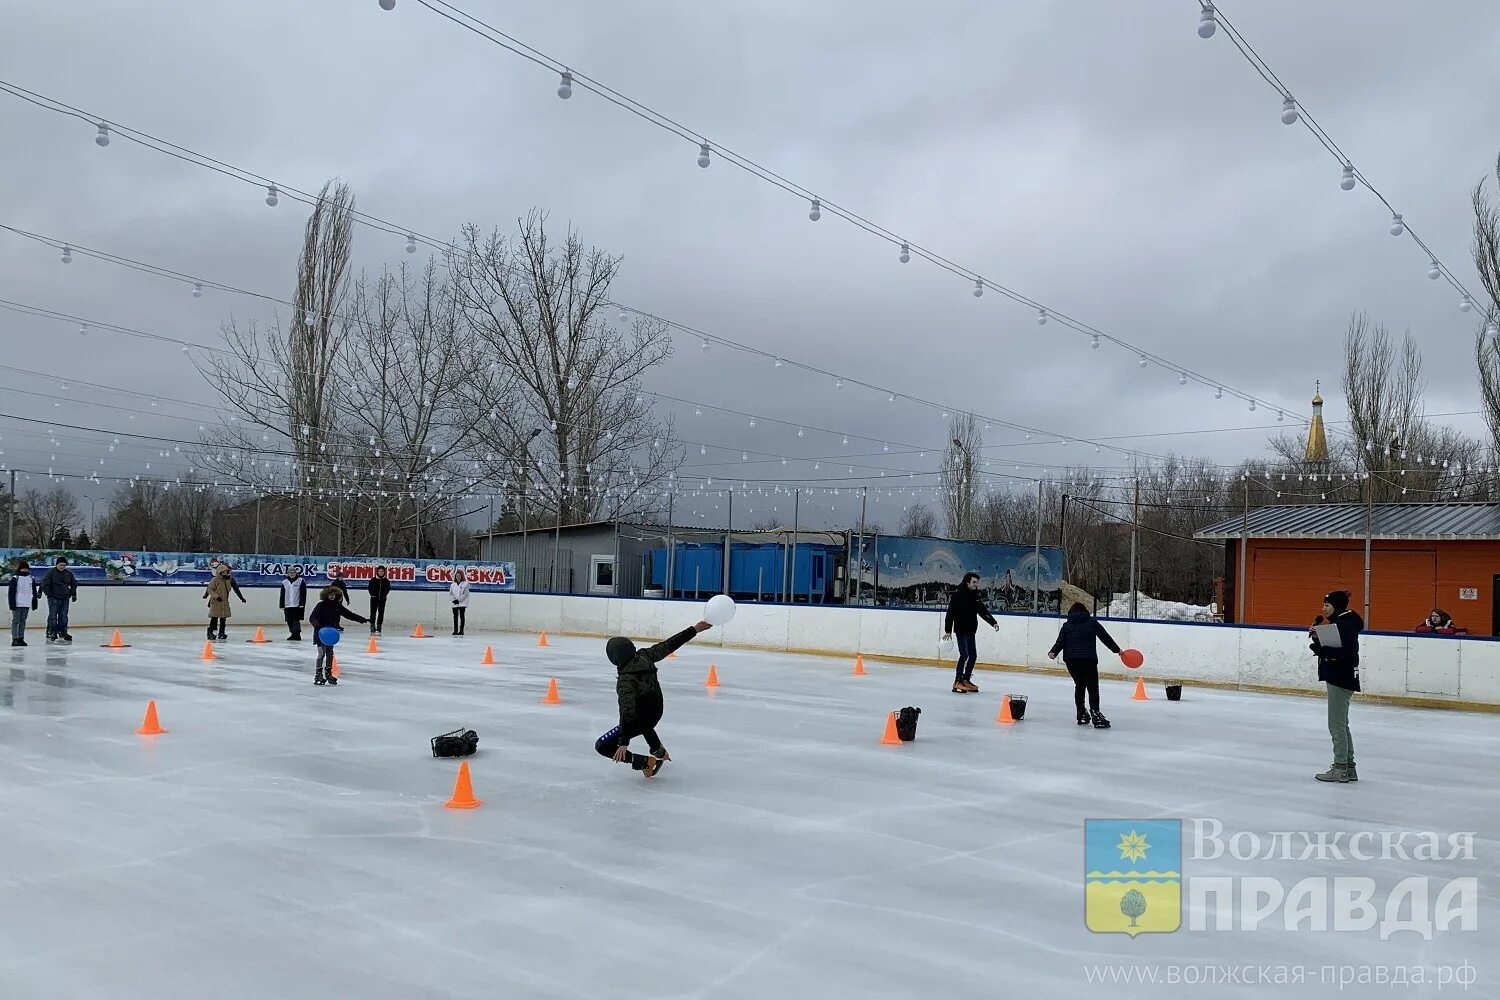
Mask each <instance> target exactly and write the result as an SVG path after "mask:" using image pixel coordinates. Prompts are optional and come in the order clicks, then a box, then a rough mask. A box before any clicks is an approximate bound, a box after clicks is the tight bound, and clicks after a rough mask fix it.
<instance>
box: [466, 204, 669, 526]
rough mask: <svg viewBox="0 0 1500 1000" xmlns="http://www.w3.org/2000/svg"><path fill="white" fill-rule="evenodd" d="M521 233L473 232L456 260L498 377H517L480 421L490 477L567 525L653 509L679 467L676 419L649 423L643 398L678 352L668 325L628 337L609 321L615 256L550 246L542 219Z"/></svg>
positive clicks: (579, 245) (641, 322)
mask: <svg viewBox="0 0 1500 1000" xmlns="http://www.w3.org/2000/svg"><path fill="white" fill-rule="evenodd" d="M518 229H519V232H518V234H517V236H516V238H515V239H505V238H502V237H501V235H500V234H499V232H498V231H495V232H492V233H490V234H489V235H488V236H482V235H481V234H480V232H479V230H478V229H477V228H476V227H474V226H469V227H467V228H466V229H465V230H464V234H463V247H462V251H461V252H459V253H455V254H454V256H453V274H454V284H455V286H456V287H457V289H458V295H459V298H460V300H461V302H462V304H463V308H464V311H465V314H466V315H467V317H468V318H469V321H470V322H471V323H472V324H473V326H474V328H475V331H476V333H477V334H478V336H479V337H480V338H481V340H482V341H483V343H484V344H485V345H486V346H487V351H488V354H489V356H490V359H491V361H492V369H491V370H492V371H495V372H498V373H503V374H505V375H507V376H509V377H511V378H513V379H514V392H513V394H512V396H511V398H510V399H509V405H505V406H498V407H494V408H492V409H490V410H488V411H485V412H484V413H481V414H478V417H479V421H478V432H477V433H478V440H479V441H480V442H482V444H483V446H484V447H485V448H486V450H487V454H488V456H489V457H488V462H487V465H488V468H487V469H486V470H485V472H486V479H487V480H488V481H489V482H491V483H495V484H500V485H502V486H503V485H504V484H506V483H513V484H515V485H514V486H512V487H511V488H512V489H514V488H515V487H516V486H519V488H520V491H521V494H522V495H523V496H524V497H527V498H528V500H529V502H528V504H527V507H528V508H529V510H530V511H531V512H532V513H535V512H536V511H537V510H538V508H540V509H542V510H547V511H548V512H549V513H551V514H552V516H553V517H555V518H557V519H558V520H560V521H567V522H576V521H583V520H590V519H595V518H599V517H616V516H624V515H633V514H637V513H642V512H645V511H649V510H653V509H655V508H656V507H657V506H658V498H659V494H660V493H661V491H662V489H663V488H664V487H665V486H666V485H667V484H668V483H669V482H670V480H671V479H672V478H673V475H674V474H675V471H676V469H677V468H678V466H679V465H680V464H681V462H682V450H681V448H680V447H678V446H677V444H676V443H675V441H674V439H673V435H672V427H671V425H670V423H665V424H664V423H661V422H658V421H657V420H656V419H655V418H654V417H653V416H652V409H651V406H650V404H649V403H648V402H647V400H646V397H645V395H644V393H643V392H642V391H641V380H642V378H643V377H644V376H645V375H646V374H647V373H648V372H649V371H651V370H652V369H653V368H655V367H656V366H657V365H659V364H661V363H662V362H663V361H665V360H666V359H667V357H668V356H669V355H670V354H671V350H672V342H671V336H670V334H669V332H668V330H667V327H666V324H665V323H663V322H661V321H659V320H655V319H649V318H646V317H642V316H639V315H636V316H635V318H634V320H633V321H632V322H630V325H629V326H628V327H626V328H624V329H622V328H621V326H620V325H612V324H611V323H610V318H611V317H610V316H609V315H608V313H609V311H610V310H609V308H608V301H609V289H610V285H611V283H612V282H613V281H614V279H615V277H616V275H618V274H619V270H620V259H619V258H618V257H613V256H610V255H609V254H607V253H605V252H604V251H602V250H600V249H598V248H590V247H586V246H585V245H584V243H583V241H582V240H581V239H579V237H578V235H577V234H576V233H574V232H571V231H570V232H569V233H568V234H567V237H566V238H565V239H564V241H563V242H562V243H561V244H560V245H558V244H554V243H553V242H552V241H551V240H550V239H549V237H548V233H547V217H546V216H545V215H544V214H542V213H540V212H533V213H531V214H530V215H529V216H527V217H526V218H525V219H522V220H520V221H519V223H518ZM622 316H623V314H622ZM621 322H622V323H623V322H624V320H623V319H622V321H621ZM537 428H541V429H542V431H543V434H542V438H543V440H544V441H545V445H538V446H537V448H536V450H537V451H547V452H550V454H548V455H545V456H544V455H538V454H535V453H534V452H533V448H532V446H531V444H530V442H531V439H532V435H533V432H534V431H535V430H536V429H537ZM518 472H519V473H521V480H520V482H519V483H516V479H517V473H518Z"/></svg>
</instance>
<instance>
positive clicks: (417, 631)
mask: <svg viewBox="0 0 1500 1000" xmlns="http://www.w3.org/2000/svg"><path fill="white" fill-rule="evenodd" d="M411 637H412V638H413V639H430V638H432V637H431V636H429V635H428V634H427V633H426V632H423V631H422V623H421V622H417V627H416V628H414V629H412V631H411Z"/></svg>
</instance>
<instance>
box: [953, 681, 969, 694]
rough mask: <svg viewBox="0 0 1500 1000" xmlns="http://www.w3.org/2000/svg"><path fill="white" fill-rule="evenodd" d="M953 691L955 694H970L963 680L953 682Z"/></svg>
mask: <svg viewBox="0 0 1500 1000" xmlns="http://www.w3.org/2000/svg"><path fill="white" fill-rule="evenodd" d="M953 693H954V694H968V693H969V689H968V688H966V687H964V682H963V681H954V682H953Z"/></svg>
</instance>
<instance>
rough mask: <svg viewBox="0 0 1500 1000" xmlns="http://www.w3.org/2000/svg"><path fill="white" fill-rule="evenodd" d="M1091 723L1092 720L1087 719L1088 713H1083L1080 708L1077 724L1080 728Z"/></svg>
mask: <svg viewBox="0 0 1500 1000" xmlns="http://www.w3.org/2000/svg"><path fill="white" fill-rule="evenodd" d="M1093 721H1094V720H1093V719H1091V718H1090V717H1089V713H1087V712H1085V711H1084V710H1083V709H1081V708H1080V709H1079V710H1078V724H1079V725H1080V726H1086V725H1088V724H1089V723H1091V722H1093Z"/></svg>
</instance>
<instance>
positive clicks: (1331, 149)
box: [1195, 0, 1500, 337]
mask: <svg viewBox="0 0 1500 1000" xmlns="http://www.w3.org/2000/svg"><path fill="white" fill-rule="evenodd" d="M1195 2H1196V3H1197V4H1198V9H1199V20H1198V37H1199V38H1213V37H1214V35H1215V34H1217V32H1218V29H1219V28H1220V27H1222V28H1223V29H1224V35H1225V37H1226V38H1228V39H1229V41H1230V43H1231V44H1232V45H1233V46H1234V47H1235V49H1236V50H1237V51H1238V52H1239V53H1240V55H1241V56H1243V57H1244V59H1245V62H1247V63H1249V65H1250V67H1251V68H1252V69H1254V70H1255V72H1256V74H1257V75H1258V76H1260V78H1261V79H1262V80H1264V81H1265V82H1266V84H1267V85H1269V86H1270V87H1271V88H1272V89H1273V90H1275V91H1276V93H1277V94H1278V95H1280V97H1281V122H1282V124H1284V125H1297V124H1301V125H1302V126H1303V127H1304V128H1306V129H1307V131H1308V133H1309V134H1310V135H1311V136H1312V137H1313V138H1314V139H1316V140H1317V141H1318V144H1319V145H1321V146H1322V147H1323V148H1324V149H1325V150H1327V151H1328V154H1329V155H1330V156H1332V157H1333V158H1334V161H1335V162H1336V163H1338V164H1339V168H1340V170H1341V174H1340V177H1339V188H1340V189H1342V190H1344V191H1352V190H1354V188H1355V187H1356V186H1360V185H1363V186H1364V188H1365V190H1367V191H1369V192H1370V193H1371V194H1372V195H1374V196H1375V198H1376V199H1377V200H1378V201H1379V202H1380V204H1381V205H1383V206H1384V207H1385V210H1386V211H1387V212H1389V213H1391V223H1390V234H1391V235H1392V236H1395V237H1401V236H1407V237H1409V238H1410V239H1411V241H1412V242H1413V243H1415V244H1416V245H1417V247H1419V248H1420V249H1421V251H1422V252H1423V253H1424V254H1426V255H1427V259H1428V261H1429V262H1430V263H1429V265H1428V268H1427V277H1428V278H1430V279H1432V280H1433V281H1437V280H1439V279H1443V280H1444V281H1446V282H1447V283H1448V284H1449V285H1450V286H1452V288H1453V289H1454V290H1455V291H1457V292H1458V293H1459V295H1460V296H1461V298H1460V299H1459V303H1458V308H1459V311H1460V312H1465V313H1466V312H1469V311H1470V310H1471V309H1473V308H1474V305H1475V303H1476V301H1477V302H1479V303H1481V304H1482V303H1483V302H1484V300H1483V299H1482V298H1479V299H1476V297H1475V296H1474V295H1473V294H1472V293H1471V292H1470V291H1469V290H1468V288H1466V287H1465V286H1464V283H1463V282H1462V281H1461V280H1459V277H1458V275H1457V274H1455V273H1454V271H1453V269H1452V268H1451V267H1449V266H1448V265H1447V264H1445V263H1443V261H1442V259H1441V258H1440V257H1439V256H1438V255H1437V252H1436V251H1435V250H1433V249H1432V247H1431V246H1430V245H1429V244H1428V243H1427V241H1426V240H1424V239H1422V237H1421V236H1419V235H1418V234H1417V231H1416V230H1415V229H1413V228H1412V226H1411V223H1410V222H1409V221H1407V220H1406V218H1405V216H1404V215H1403V214H1402V213H1400V212H1397V211H1396V207H1395V206H1394V205H1393V204H1391V201H1390V199H1389V198H1387V197H1386V196H1385V195H1384V194H1383V193H1382V192H1381V190H1380V189H1379V188H1378V187H1376V186H1375V184H1374V182H1373V181H1371V180H1370V178H1369V176H1368V175H1367V174H1365V172H1364V171H1362V170H1360V169H1359V167H1357V166H1356V165H1355V163H1354V160H1353V159H1352V158H1351V157H1350V156H1349V155H1348V154H1347V153H1345V152H1344V150H1343V148H1342V147H1340V146H1339V144H1338V143H1337V142H1335V141H1334V139H1333V137H1332V136H1331V135H1329V134H1328V131H1327V130H1326V129H1324V128H1323V126H1322V125H1321V124H1319V123H1318V120H1317V119H1316V118H1314V117H1313V114H1312V112H1310V111H1309V110H1308V109H1307V105H1306V104H1304V103H1303V102H1302V101H1300V100H1298V99H1297V98H1296V97H1294V96H1293V95H1292V90H1291V88H1290V87H1288V86H1287V85H1286V83H1284V82H1283V81H1282V79H1281V77H1280V76H1278V75H1277V74H1276V71H1275V70H1273V69H1272V68H1271V66H1270V64H1268V63H1267V62H1266V60H1265V59H1264V57H1262V56H1261V54H1260V53H1259V52H1258V51H1256V49H1255V46H1253V45H1251V44H1250V42H1249V41H1248V40H1247V39H1246V38H1245V36H1244V34H1243V33H1242V32H1241V31H1240V30H1239V29H1238V28H1236V27H1235V25H1234V23H1233V22H1231V21H1230V20H1229V19H1228V18H1227V17H1225V16H1224V12H1223V9H1222V8H1221V7H1220V6H1219V5H1218V4H1216V3H1215V2H1214V0H1195ZM1485 312H1489V313H1490V318H1489V320H1488V322H1487V323H1486V329H1485V332H1486V333H1488V334H1489V335H1490V336H1491V337H1494V336H1496V335H1497V334H1500V327H1497V323H1496V318H1495V316H1494V315H1493V311H1492V310H1485V309H1483V308H1481V314H1484V313H1485Z"/></svg>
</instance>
